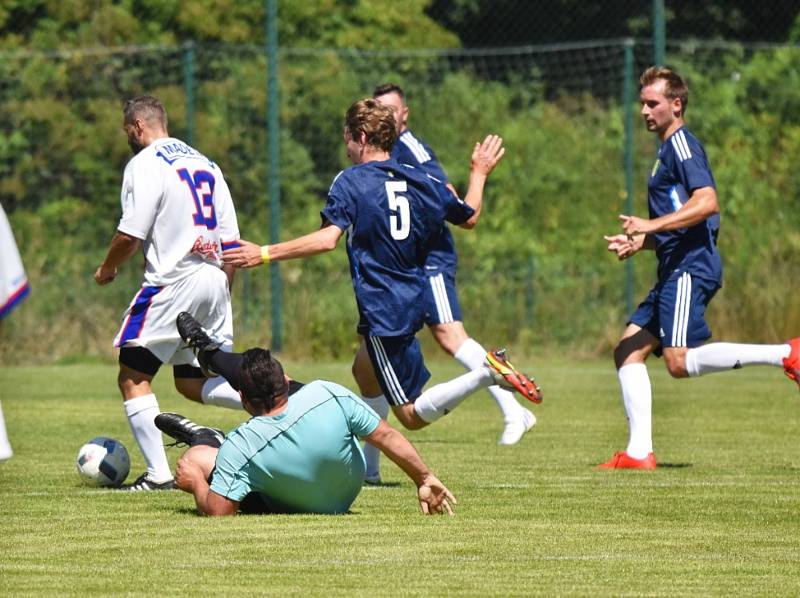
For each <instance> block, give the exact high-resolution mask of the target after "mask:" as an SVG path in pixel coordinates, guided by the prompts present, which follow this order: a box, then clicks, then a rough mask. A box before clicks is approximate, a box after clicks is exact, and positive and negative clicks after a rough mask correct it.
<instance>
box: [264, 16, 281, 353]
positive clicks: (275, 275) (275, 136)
mask: <svg viewBox="0 0 800 598" xmlns="http://www.w3.org/2000/svg"><path fill="white" fill-rule="evenodd" d="M278 101H279V94H278V0H267V137H268V139H269V141H268V152H269V174H268V176H269V182H268V189H269V219H270V221H269V241H270V243H271V244H274V243H277V242H278V241H280V225H281V221H280V205H281V201H280V192H281V179H280V139H279V135H280V124H279V120H278V116H279V108H280V107H279V105H278ZM269 268H270V271H269V274H270V278H269V280H270V289H271V291H272V292H271V296H272V310H271V314H272V349H273V350H275V351H280V350H281V348H282V345H283V342H282V337H281V328H282V326H281V312H282V304H281V299H282V293H281V274H280V269H279V268H278V263H277V262H273V263H271V264H270V265H269Z"/></svg>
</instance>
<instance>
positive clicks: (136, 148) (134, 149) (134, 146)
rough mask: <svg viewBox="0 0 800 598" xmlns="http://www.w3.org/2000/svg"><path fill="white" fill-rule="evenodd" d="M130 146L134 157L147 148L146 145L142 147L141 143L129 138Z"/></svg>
mask: <svg viewBox="0 0 800 598" xmlns="http://www.w3.org/2000/svg"><path fill="white" fill-rule="evenodd" d="M128 146H129V147H130V148H131V151H132V152H133V155H134V156H135V155H136V154H138V153H139V152H140V151H142V150H143V149H144V148H145V147H147V146H146V145H142V144H141V143H139V142H138V141H136V140H135V139H131V138H130V137H129V138H128Z"/></svg>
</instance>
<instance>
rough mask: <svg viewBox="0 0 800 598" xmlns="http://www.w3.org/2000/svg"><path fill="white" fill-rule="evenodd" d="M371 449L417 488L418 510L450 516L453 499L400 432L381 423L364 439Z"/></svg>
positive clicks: (454, 499) (382, 421)
mask: <svg viewBox="0 0 800 598" xmlns="http://www.w3.org/2000/svg"><path fill="white" fill-rule="evenodd" d="M365 440H366V441H367V442H369V443H370V444H371V445H373V446H375V447H377V448H378V449H380V451H381V452H382V453H383V454H384V455H386V456H387V457H389V459H391V460H392V461H393V462H394V463H395V464H397V466H398V467H399V468H400V469H402V470H403V471H404V472H405V473H406V475H407V476H408V477H410V478H411V479H412V480H413V481H414V483H415V484H416V485H417V499H418V500H419V506H420V509H422V512H423V513H425V514H426V515H431V514H433V513H447V514H448V515H452V514H453V507H452V505H455V504H456V503H457V502H458V501H457V500H456V497H455V496H453V494H452V493H451V492H450V490H448V489H447V487H446V486H445V485H444V484H442V482H441V481H439V479H438V478H437V477H436V476H435V475H433V474H432V473H431V472H430V471H429V470H428V466H427V465H425V463H424V462H423V461H422V457H420V456H419V453H418V452H417V449H415V448H414V445H412V444H411V443H410V442H409V441H408V439H407V438H406V437H405V436H403V434H402V433H401V432H399V431H398V430H395V429H394V428H393V427H391V426H390V425H389V424H388V423H386V420H381V421H380V423H379V424H378V427H377V428H375V430H374V431H373V432H372V433H371V434H370V435H369V436H367V437H366V438H365Z"/></svg>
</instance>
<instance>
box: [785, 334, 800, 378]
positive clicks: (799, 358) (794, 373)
mask: <svg viewBox="0 0 800 598" xmlns="http://www.w3.org/2000/svg"><path fill="white" fill-rule="evenodd" d="M787 344H788V345H789V346H790V347H791V348H792V350H791V352H790V353H789V357H786V358H785V359H784V360H783V371H784V373H785V374H786V375H787V376H788V377H789V378H791V379H792V380H794V381H795V382H797V385H798V386H800V336H798V337H797V338H793V339H792V340H790V341H787Z"/></svg>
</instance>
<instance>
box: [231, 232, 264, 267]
mask: <svg viewBox="0 0 800 598" xmlns="http://www.w3.org/2000/svg"><path fill="white" fill-rule="evenodd" d="M222 261H223V263H224V264H225V265H226V266H234V267H236V268H253V267H255V266H260V265H261V264H263V263H264V259H263V258H262V256H261V246H260V245H256V244H255V243H251V242H250V241H245V240H244V239H240V240H239V247H234V248H233V249H227V250H225V251H223V252H222Z"/></svg>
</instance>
